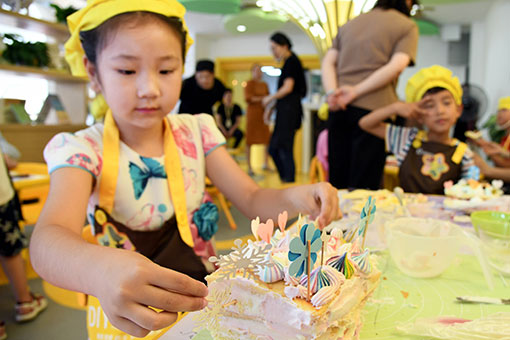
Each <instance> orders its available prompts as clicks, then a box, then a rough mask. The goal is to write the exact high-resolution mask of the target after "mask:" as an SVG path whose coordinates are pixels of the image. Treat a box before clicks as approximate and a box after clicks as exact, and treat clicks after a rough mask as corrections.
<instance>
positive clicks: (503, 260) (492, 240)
mask: <svg viewBox="0 0 510 340" xmlns="http://www.w3.org/2000/svg"><path fill="white" fill-rule="evenodd" d="M471 222H472V223H473V226H474V227H475V230H476V232H477V234H478V236H479V237H480V239H481V240H482V247H483V251H484V252H485V254H487V257H488V260H489V263H490V265H491V266H492V267H494V268H496V269H497V270H498V271H500V272H501V273H503V274H505V275H510V214H509V213H503V212H499V211H475V212H473V213H472V214H471Z"/></svg>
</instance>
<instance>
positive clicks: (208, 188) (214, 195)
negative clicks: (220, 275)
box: [205, 177, 237, 230]
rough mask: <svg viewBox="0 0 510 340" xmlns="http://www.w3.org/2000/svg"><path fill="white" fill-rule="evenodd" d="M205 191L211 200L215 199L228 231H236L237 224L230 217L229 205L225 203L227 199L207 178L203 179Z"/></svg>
mask: <svg viewBox="0 0 510 340" xmlns="http://www.w3.org/2000/svg"><path fill="white" fill-rule="evenodd" d="M205 191H207V193H208V194H209V195H211V197H212V198H213V199H214V198H216V199H217V200H218V202H219V205H220V208H221V210H223V213H224V214H225V217H226V218H227V221H228V224H229V226H230V229H232V230H236V229H237V224H236V222H235V221H234V218H233V217H232V213H231V212H230V206H229V203H228V202H227V199H226V198H225V196H223V194H222V193H221V191H219V190H218V188H216V186H215V185H214V184H212V182H211V180H210V179H209V178H208V177H206V178H205Z"/></svg>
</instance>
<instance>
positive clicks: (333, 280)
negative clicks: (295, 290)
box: [299, 266, 345, 294]
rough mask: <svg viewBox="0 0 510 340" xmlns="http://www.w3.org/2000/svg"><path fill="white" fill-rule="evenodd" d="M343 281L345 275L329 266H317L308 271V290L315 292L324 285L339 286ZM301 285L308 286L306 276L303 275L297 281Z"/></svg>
mask: <svg viewBox="0 0 510 340" xmlns="http://www.w3.org/2000/svg"><path fill="white" fill-rule="evenodd" d="M344 281H345V277H344V276H343V275H342V274H341V273H340V272H338V271H337V270H335V269H334V268H332V267H330V266H319V267H317V268H315V269H314V270H312V272H311V273H310V292H311V293H312V294H315V293H317V292H318V291H319V290H320V289H321V288H323V287H326V286H335V287H337V286H340V285H341V284H342V283H343V282H344ZM299 283H300V284H301V285H302V286H304V287H307V286H308V276H306V275H303V276H302V277H301V280H300V282H299Z"/></svg>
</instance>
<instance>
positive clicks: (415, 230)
mask: <svg viewBox="0 0 510 340" xmlns="http://www.w3.org/2000/svg"><path fill="white" fill-rule="evenodd" d="M385 230H386V242H387V244H388V248H389V250H390V255H391V258H392V259H393V261H394V262H395V264H396V265H397V267H398V269H400V271H402V272H403V273H404V274H406V275H409V276H412V277H419V278H425V277H435V276H438V275H440V274H441V273H442V272H444V271H445V270H446V269H447V268H448V267H449V266H450V264H451V263H452V262H453V260H454V259H455V256H456V255H457V252H458V250H459V247H460V244H461V243H462V236H463V234H462V233H463V232H462V230H461V229H460V228H459V227H458V226H456V225H454V224H452V223H450V222H448V221H443V220H437V219H432V218H417V217H402V218H397V219H395V220H393V221H389V222H387V223H386V225H385Z"/></svg>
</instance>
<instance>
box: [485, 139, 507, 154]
mask: <svg viewBox="0 0 510 340" xmlns="http://www.w3.org/2000/svg"><path fill="white" fill-rule="evenodd" d="M480 146H481V147H482V149H483V152H485V153H486V154H487V156H501V155H505V154H506V150H505V149H504V148H503V147H502V146H501V145H499V144H497V143H494V142H489V141H486V143H483V144H481V145H480Z"/></svg>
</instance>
